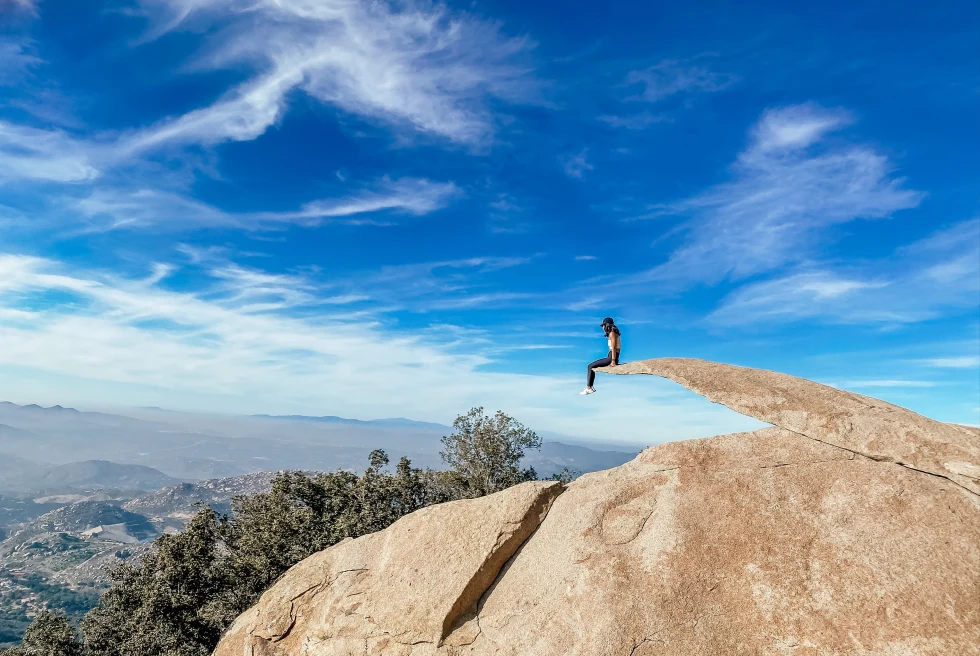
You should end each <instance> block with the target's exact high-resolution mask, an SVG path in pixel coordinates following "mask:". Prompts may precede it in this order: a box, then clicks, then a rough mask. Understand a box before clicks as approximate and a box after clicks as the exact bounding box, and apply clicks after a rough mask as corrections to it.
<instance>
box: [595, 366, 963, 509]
mask: <svg viewBox="0 0 980 656" xmlns="http://www.w3.org/2000/svg"><path fill="white" fill-rule="evenodd" d="M598 371H606V372H609V373H616V374H652V375H655V376H663V377H664V378H669V379H671V380H673V381H675V382H677V383H680V384H681V385H683V386H684V387H686V388H688V389H689V390H691V391H694V392H697V393H698V394H701V395H702V396H704V397H706V398H707V399H708V400H710V401H714V402H715V403H721V404H722V405H725V406H727V407H729V408H731V409H732V410H734V411H736V412H740V413H742V414H743V415H748V416H750V417H755V418H756V419H760V420H762V421H765V422H767V423H770V424H774V425H776V426H780V427H782V428H785V429H786V430H790V431H793V432H794V433H799V434H800V435H803V436H806V437H809V438H810V439H813V440H819V441H821V442H826V443H828V444H832V445H834V446H838V447H840V448H842V449H847V450H848V451H853V452H855V453H857V454H859V455H862V456H865V457H868V458H871V459H873V460H879V461H884V462H893V463H896V464H898V465H901V466H903V467H909V468H910V469H917V470H919V471H922V472H925V473H928V474H934V475H936V476H942V477H944V478H948V479H949V480H951V481H953V482H954V483H956V484H957V485H961V486H963V487H965V488H966V489H968V490H970V491H972V492H973V493H975V494H980V466H978V465H980V463H978V461H977V448H978V444H977V437H980V430H978V429H976V428H970V427H968V426H959V425H956V424H944V423H941V422H937V421H933V420H932V419H929V418H927V417H923V416H922V415H918V414H916V413H914V412H911V411H909V410H906V409H905V408H900V407H898V406H896V405H892V404H891V403H885V402H884V401H879V400H878V399H875V398H872V397H870V396H863V395H861V394H854V393H853V392H845V391H843V390H839V389H837V388H834V387H828V386H827V385H821V384H819V383H814V382H812V381H809V380H804V379H802V378H796V377H794V376H788V375H786V374H781V373H777V372H775V371H764V370H762V369H747V368H745V367H734V366H732V365H730V364H718V363H716V362H705V361H703V360H692V359H688V358H661V359H658V360H643V361H639V362H631V363H628V364H624V365H622V366H618V367H607V368H605V369H599V370H598Z"/></svg>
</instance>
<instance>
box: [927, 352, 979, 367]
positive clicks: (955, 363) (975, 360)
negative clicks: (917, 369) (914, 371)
mask: <svg viewBox="0 0 980 656" xmlns="http://www.w3.org/2000/svg"><path fill="white" fill-rule="evenodd" d="M918 363H919V364H922V365H925V366H927V367H936V368H938V369H980V355H961V356H954V357H948V358H926V359H923V360H918Z"/></svg>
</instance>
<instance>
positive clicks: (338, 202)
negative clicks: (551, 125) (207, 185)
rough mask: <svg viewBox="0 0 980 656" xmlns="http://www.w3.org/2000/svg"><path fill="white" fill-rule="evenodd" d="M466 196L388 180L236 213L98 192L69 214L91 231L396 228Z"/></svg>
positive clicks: (158, 196)
mask: <svg viewBox="0 0 980 656" xmlns="http://www.w3.org/2000/svg"><path fill="white" fill-rule="evenodd" d="M460 194H461V191H460V190H459V188H458V187H456V186H455V185H454V184H452V183H443V182H432V181H430V180H424V179H417V178H402V179H398V180H389V179H384V180H381V181H380V182H379V183H377V184H376V185H374V186H373V187H371V188H365V189H361V190H358V191H355V192H354V193H352V194H350V195H348V196H344V197H340V198H333V199H325V200H318V201H313V202H310V203H307V204H305V205H304V206H303V207H301V208H300V209H299V210H286V211H279V212H238V213H232V212H225V211H223V210H220V209H218V208H216V207H214V206H212V205H208V204H207V203H203V202H201V201H198V200H195V199H193V198H189V197H186V196H183V195H181V194H176V193H172V192H168V191H162V190H157V189H136V190H128V189H121V190H120V189H98V190H96V191H93V192H92V193H91V194H89V195H88V196H86V197H84V198H81V199H78V200H74V201H71V202H70V203H69V205H68V211H69V212H70V213H72V214H73V215H77V216H79V217H81V218H82V219H83V220H85V221H87V222H88V226H87V228H86V229H87V230H89V231H104V230H117V229H136V228H147V227H154V228H157V229H163V230H177V229H193V228H203V227H214V226H225V227H234V228H241V229H249V230H259V229H270V228H275V227H277V226H282V225H285V224H295V225H301V226H306V227H312V226H317V225H322V224H324V223H328V222H337V223H347V224H364V223H382V224H383V223H390V222H392V221H394V220H396V219H394V218H392V216H393V215H398V214H401V215H412V216H421V215H424V214H428V213H430V212H433V211H435V210H438V209H440V208H442V207H445V206H446V205H448V204H449V203H450V202H451V200H452V199H453V198H455V197H457V196H459V195H460Z"/></svg>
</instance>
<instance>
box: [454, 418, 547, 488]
mask: <svg viewBox="0 0 980 656" xmlns="http://www.w3.org/2000/svg"><path fill="white" fill-rule="evenodd" d="M453 429H454V431H453V434H452V435H447V436H445V437H443V438H442V444H443V447H444V448H443V450H442V451H441V452H440V454H439V455H441V456H442V459H443V460H444V461H445V462H446V464H448V465H449V466H450V468H451V475H452V476H453V477H454V478H455V479H456V480H457V481H458V484H459V485H460V486H462V487H463V488H465V496H468V497H478V496H483V495H485V494H492V493H494V492H499V491H500V490H504V489H506V488H508V487H510V486H512V485H516V484H517V483H522V482H524V481H530V480H534V479H536V478H537V474H536V473H535V471H534V469H524V470H522V469H521V468H520V463H521V459H522V458H523V457H524V451H525V450H526V449H540V448H541V438H540V437H538V436H537V434H536V433H535V432H534V431H532V430H530V429H528V428H525V427H524V426H523V425H522V424H521V423H520V422H518V421H517V420H516V419H514V418H513V417H511V416H509V415H507V414H505V413H504V412H503V411H501V410H498V411H497V413H496V414H495V415H494V416H492V417H489V416H487V415H486V414H484V412H483V408H482V407H480V408H473V409H472V410H470V411H469V412H468V413H466V414H465V415H460V416H458V417H457V418H456V421H454V422H453Z"/></svg>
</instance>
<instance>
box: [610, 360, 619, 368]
mask: <svg viewBox="0 0 980 656" xmlns="http://www.w3.org/2000/svg"><path fill="white" fill-rule="evenodd" d="M618 364H619V363H618V362H616V361H615V360H613V361H612V362H611V363H610V364H609V366H610V367H615V366H616V365H618Z"/></svg>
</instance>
